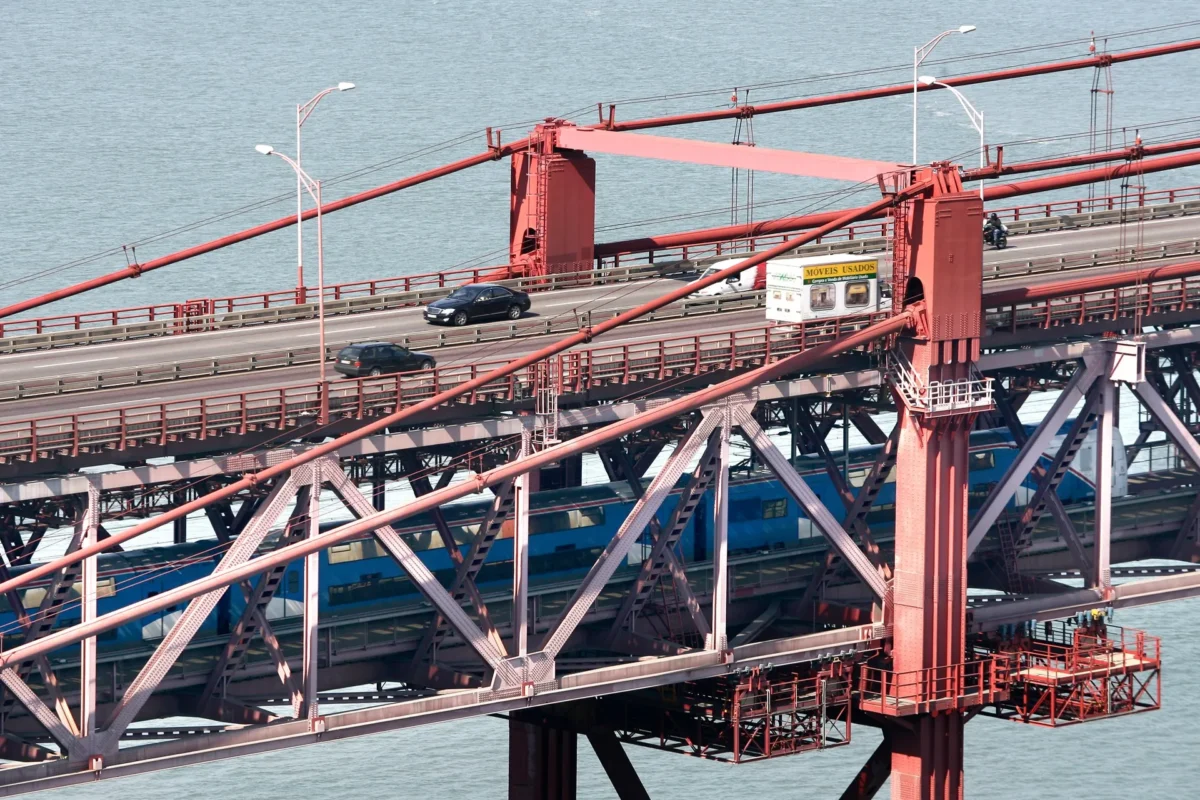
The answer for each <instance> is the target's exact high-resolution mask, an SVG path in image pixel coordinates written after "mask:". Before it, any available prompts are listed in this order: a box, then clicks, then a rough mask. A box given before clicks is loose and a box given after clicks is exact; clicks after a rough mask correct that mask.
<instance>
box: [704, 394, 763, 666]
mask: <svg viewBox="0 0 1200 800" xmlns="http://www.w3.org/2000/svg"><path fill="white" fill-rule="evenodd" d="M731 403H732V401H731V400H730V399H729V398H725V400H724V402H722V403H721V405H720V406H719V411H716V412H713V413H714V416H718V415H719V419H720V421H721V427H720V429H719V430H717V431H714V433H716V435H717V453H718V455H717V475H716V482H715V484H714V486H713V537H712V539H713V565H712V587H713V589H712V614H711V617H712V632H711V633H710V634H709V635H708V636H706V637H705V638H704V647H705V649H706V650H716V651H717V652H719V653H724V652H726V651H728V650H729V632H728V627H729V626H728V622H729V467H730V463H729V439H730V435H731V434H732V433H733V427H732V422H733V419H732V412H733V408H732V406H731ZM750 408H753V406H750Z"/></svg>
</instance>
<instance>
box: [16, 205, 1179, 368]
mask: <svg viewBox="0 0 1200 800" xmlns="http://www.w3.org/2000/svg"><path fill="white" fill-rule="evenodd" d="M1198 194H1200V187H1197V188H1187V189H1171V190H1164V191H1161V192H1149V193H1145V194H1144V196H1142V197H1141V198H1139V202H1141V203H1143V204H1142V205H1138V206H1134V207H1130V208H1121V207H1120V203H1121V202H1125V201H1126V199H1125V198H1120V197H1103V198H1092V199H1087V200H1073V201H1054V202H1050V203H1039V204H1035V205H1031V206H1021V207H1016V208H1011V209H1000V210H999V213H1000V214H1001V216H1002V217H1003V218H1004V219H1005V220H1006V222H1007V224H1008V227H1009V230H1010V232H1011V233H1012V234H1014V235H1022V234H1027V233H1039V232H1044V231H1052V230H1066V229H1071V228H1083V227H1092V226H1097V225H1109V224H1113V223H1117V222H1123V221H1135V220H1140V219H1159V218H1163V217H1172V216H1183V215H1189V214H1195V213H1200V200H1182V201H1177V198H1179V197H1194V196H1197V195H1198ZM1159 197H1161V198H1164V199H1167V200H1169V202H1157V203H1155V202H1151V203H1150V204H1148V205H1147V204H1144V203H1145V201H1146V200H1154V199H1156V198H1159ZM1096 208H1100V209H1101V210H1098V211H1096V210H1090V211H1084V210H1083V209H1096ZM1073 209H1078V213H1064V212H1070V211H1071V210H1073ZM888 224H889V223H888V222H886V221H884V222H871V223H862V224H861V225H859V226H852V227H851V228H850V229H848V230H847V231H845V232H844V235H845V236H847V237H848V238H845V239H840V238H839V239H835V238H834V237H833V236H831V237H827V239H826V240H825V241H821V242H819V243H817V244H813V245H806V246H805V247H803V248H800V249H799V250H798V252H802V253H808V254H820V253H836V252H874V251H880V250H884V249H886V247H887V242H888V239H887V236H886V234H887V231H888ZM872 231H873V233H871V232H872ZM797 235H799V234H797V233H790V234H778V235H772V236H762V237H751V238H747V239H740V240H732V241H722V242H713V243H708V244H697V245H689V246H687V247H681V248H671V249H666V250H657V251H631V252H629V253H619V254H616V255H614V256H608V257H605V258H603V259H599V260H598V266H597V268H596V269H595V270H593V271H589V272H587V273H582V274H580V273H572V274H566V275H549V276H543V277H536V278H517V279H512V280H511V281H499V282H501V283H505V284H506V285H510V286H515V287H518V288H525V289H528V290H531V291H541V290H553V289H557V288H567V287H574V286H585V285H593V284H604V283H612V282H620V281H626V280H641V279H645V278H654V277H668V276H671V275H681V274H689V272H694V271H695V270H696V269H698V268H700V267H702V266H704V265H706V264H709V263H712V262H713V261H716V260H720V259H724V258H730V257H732V256H737V255H745V254H746V253H748V252H753V251H754V250H756V249H761V248H763V247H767V246H772V245H774V244H778V243H780V242H782V241H786V240H788V239H790V238H794V237H795V236H797ZM838 235H841V234H838ZM497 269H500V268H499V267H489V268H487V269H480V268H473V269H467V270H458V271H451V272H444V273H430V274H427V275H410V276H400V277H397V278H385V279H378V280H368V281H355V282H352V283H347V284H336V285H334V286H327V287H326V312H327V313H329V314H352V313H359V312H363V311H378V310H385V309H389V308H398V307H403V306H407V305H414V304H419V303H425V302H428V301H429V300H433V299H437V298H439V297H444V296H445V295H446V294H448V293H449V292H450V291H452V290H453V288H454V287H455V286H456V285H458V284H459V283H463V282H466V281H470V280H480V279H482V278H483V277H484V276H485V275H486V274H487V273H488V272H495V271H496V270H497ZM681 270H682V271H681ZM460 273H461V274H460ZM302 296H303V297H304V299H306V300H309V301H310V302H301V303H297V302H296V301H297V300H298V299H301V297H299V296H298V293H297V291H296V290H287V291H279V292H267V293H261V294H256V295H245V296H240V297H229V298H217V299H202V300H192V301H187V302H184V303H163V304H158V305H153V306H139V307H136V308H126V309H114V310H109V311H98V312H85V313H80V314H65V315H59V316H55V317H42V318H36V319H24V320H21V319H18V320H10V321H3V320H0V354H3V353H13V352H22V351H26V350H36V349H48V348H54V347H71V346H77V345H85V344H95V343H99V342H114V341H125V340H129V339H139V338H146V337H153V336H169V335H178V334H186V333H191V332H200V331H208V330H221V329H224V328H227V327H242V326H246V325H265V324H271V323H276V322H291V321H296V320H302V319H311V318H312V317H314V316H315V315H316V304H315V302H311V300H312V298H313V297H315V290H305V291H304V292H303V293H302Z"/></svg>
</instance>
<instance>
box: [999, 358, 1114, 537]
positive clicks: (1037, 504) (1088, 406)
mask: <svg viewBox="0 0 1200 800" xmlns="http://www.w3.org/2000/svg"><path fill="white" fill-rule="evenodd" d="M1106 386H1111V384H1109V382H1108V380H1107V379H1105V378H1099V379H1097V380H1096V381H1095V382H1094V383H1093V384H1092V388H1091V389H1089V390H1088V393H1087V395H1085V397H1084V399H1083V406H1082V407H1081V408H1080V409H1079V411H1078V412H1077V413H1076V415H1075V420H1074V422H1072V423H1071V428H1070V430H1069V431H1068V432H1067V435H1066V436H1064V437H1063V441H1062V444H1061V445H1059V448H1058V452H1056V453H1055V454H1054V458H1053V459H1052V460H1051V462H1050V468H1049V469H1045V470H1041V472H1042V476H1041V480H1039V481H1038V485H1037V488H1036V489H1035V490H1034V492H1033V496H1032V497H1030V498H1029V502H1028V503H1027V504H1026V505H1025V509H1024V510H1023V511H1022V512H1021V517H1020V519H1019V520H1018V523H1017V528H1016V530H1015V532H1014V536H1013V541H1014V543H1015V545H1016V547H1017V550H1018V553H1019V552H1020V550H1022V549H1024V548H1025V547H1026V546H1027V545H1028V543H1029V537H1030V536H1031V535H1032V534H1033V529H1034V528H1035V527H1037V524H1038V522H1039V521H1040V520H1041V518H1042V513H1043V512H1044V511H1045V509H1046V505H1047V503H1048V501H1049V498H1051V497H1054V498H1055V499H1056V500H1057V499H1058V487H1059V485H1060V484H1061V483H1062V480H1063V478H1065V477H1066V475H1067V472H1068V471H1069V470H1070V468H1071V464H1072V463H1073V462H1074V461H1075V456H1076V455H1077V454H1078V453H1079V448H1080V447H1082V446H1083V443H1084V441H1085V440H1086V439H1087V437H1088V436H1089V435H1090V434H1091V432H1092V428H1093V427H1095V424H1096V418H1097V416H1099V414H1100V411H1101V408H1100V407H1101V402H1102V396H1103V393H1104V387H1106ZM1030 472H1031V474H1033V470H1031V471H1030ZM1110 482H1111V478H1110Z"/></svg>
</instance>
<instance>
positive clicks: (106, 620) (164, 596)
mask: <svg viewBox="0 0 1200 800" xmlns="http://www.w3.org/2000/svg"><path fill="white" fill-rule="evenodd" d="M913 316H914V312H912V311H905V312H903V313H901V314H898V315H896V316H895V317H892V318H890V319H888V320H885V321H883V322H879V323H876V324H875V325H872V326H870V327H868V328H865V329H863V330H861V331H858V332H856V333H852V334H850V335H849V336H847V337H846V338H844V339H841V340H839V341H837V342H831V343H829V344H824V345H820V346H818V347H814V348H812V349H810V350H805V351H804V352H802V353H797V354H796V355H793V356H789V357H788V358H785V359H783V360H782V361H777V362H775V363H774V364H768V365H765V366H762V367H759V368H758V369H756V370H753V371H751V372H747V373H744V374H742V375H738V376H737V377H734V378H730V379H729V380H727V381H723V382H722V383H718V384H715V385H713V386H710V387H708V388H706V389H702V390H700V391H698V392H695V393H693V394H689V395H685V396H684V397H680V398H678V399H676V400H672V401H670V402H668V403H664V404H663V405H661V406H658V407H656V408H653V409H649V410H647V411H644V412H642V413H641V414H638V415H636V416H633V417H629V418H628V419H625V420H622V421H620V422H614V423H612V424H611V425H606V426H604V427H602V428H599V429H597V430H593V431H590V432H588V433H585V434H583V435H582V436H578V437H576V438H574V439H570V440H568V441H566V442H563V443H562V444H558V445H555V446H553V447H548V448H546V449H545V450H539V451H535V452H533V453H531V454H530V455H528V456H526V457H524V458H522V459H521V460H519V461H515V462H511V463H508V464H504V465H503V466H499V467H496V468H495V469H491V470H488V471H487V472H484V473H481V474H479V475H476V476H475V477H474V478H473V479H471V480H467V481H463V482H461V483H458V484H455V485H452V486H447V487H446V488H444V489H435V490H434V491H432V492H429V493H427V494H424V495H422V496H421V497H419V498H416V499H415V500H413V501H412V502H410V503H407V504H405V505H403V506H400V507H398V508H393V509H389V510H386V511H381V512H378V513H376V514H372V515H370V516H367V517H363V518H362V519H359V520H356V521H355V522H350V523H347V524H345V525H342V526H340V527H338V528H335V529H334V530H331V531H328V532H326V533H322V534H321V535H320V536H316V537H312V538H309V539H306V540H304V541H301V542H298V543H296V544H293V545H287V546H285V547H281V548H279V549H277V550H274V551H272V552H271V553H267V554H264V555H262V556H260V557H258V558H255V559H252V560H250V561H249V562H247V563H245V564H243V565H241V566H239V567H232V568H230V569H227V570H224V571H222V572H219V573H214V574H212V575H209V576H206V577H204V578H200V579H197V580H195V581H192V582H190V583H188V584H186V585H184V586H180V587H177V588H175V589H171V590H168V591H164V592H163V593H161V594H159V595H155V596H154V597H149V598H147V599H145V600H141V601H138V602H136V603H133V604H131V605H129V606H126V607H125V608H123V609H121V610H119V611H114V612H110V613H109V614H106V615H104V616H103V617H100V618H99V619H97V620H95V621H94V622H90V623H80V624H77V625H73V626H71V627H70V628H66V629H63V630H60V631H56V632H54V633H50V634H47V635H46V636H43V637H42V638H41V639H38V640H37V641H35V642H31V643H29V644H25V645H20V646H18V647H15V648H13V649H12V650H10V651H8V652H6V653H3V654H0V669H4V668H7V667H10V666H11V665H13V664H15V663H19V662H20V661H21V660H23V659H25V658H29V657H31V656H33V655H36V654H38V653H46V652H51V651H53V650H57V649H59V648H60V647H65V646H66V645H68V644H73V643H75V642H78V641H81V640H82V639H85V638H87V637H89V636H95V635H97V634H99V633H102V632H103V631H106V630H109V629H111V628H113V627H116V626H118V625H122V624H125V623H126V622H128V621H130V620H134V619H138V618H140V617H143V616H146V615H147V614H151V613H154V612H155V611H158V610H161V609H163V608H166V607H167V606H170V605H174V604H177V603H181V602H184V601H186V600H190V599H191V598H193V597H197V596H199V595H202V594H205V593H207V592H210V591H212V590H214V589H219V588H222V587H224V586H229V585H231V584H234V583H237V582H238V581H241V580H245V579H246V578H249V577H250V576H252V575H257V574H259V573H261V572H263V571H264V570H268V569H271V568H272V567H274V566H277V565H279V564H286V563H289V562H291V561H294V560H296V559H298V558H302V557H304V556H305V555H308V554H309V553H316V552H319V551H320V550H323V549H325V548H327V547H330V546H332V545H335V544H339V543H341V542H345V541H350V540H351V539H355V538H360V537H362V536H365V535H367V534H370V533H371V532H373V531H374V530H376V529H377V528H380V527H383V526H384V525H390V524H392V523H394V522H397V521H399V520H402V519H406V518H408V517H411V516H413V515H415V514H421V513H424V512H426V511H429V510H431V509H434V508H438V507H440V506H442V505H445V504H446V503H449V502H452V501H453V500H457V499H459V498H462V497H466V496H468V495H471V494H476V493H478V492H482V491H483V490H484V489H486V488H488V487H490V486H496V485H498V484H500V483H502V482H504V481H506V480H509V479H512V478H515V477H517V476H518V475H521V474H524V473H526V472H529V471H531V470H537V469H539V468H541V467H542V466H545V465H546V464H549V463H551V462H554V461H558V460H559V459H563V458H569V457H571V456H573V455H576V454H578V453H582V452H584V451H586V450H592V449H594V448H596V447H597V446H599V445H601V444H604V443H606V442H609V441H612V440H614V439H616V438H617V437H619V436H624V435H625V434H627V433H629V432H630V431H634V430H640V429H642V428H648V427H651V426H654V425H657V424H659V423H661V422H665V421H667V420H670V419H674V418H675V417H678V416H679V415H681V414H685V413H687V412H689V411H693V410H695V409H697V408H700V407H701V406H704V405H708V404H710V403H713V402H715V401H717V400H720V399H722V398H724V397H728V396H730V395H732V394H736V393H737V392H741V391H746V390H748V389H751V388H752V387H754V386H757V385H758V384H760V383H764V382H768V381H771V380H775V379H776V378H779V377H780V376H783V375H787V374H790V373H793V372H798V371H801V370H805V369H811V368H813V367H816V366H817V365H819V364H821V363H822V362H823V361H825V360H826V359H828V358H830V357H832V356H834V355H837V354H838V353H844V352H846V351H847V350H853V349H854V348H857V347H861V346H862V345H864V344H868V343H870V342H873V341H876V340H878V339H882V338H883V337H885V336H889V335H891V334H894V333H898V332H899V331H901V330H903V329H904V328H905V327H906V326H908V325H909V324H911V322H912V320H913ZM393 416H395V415H393ZM356 435H357V434H351V436H356ZM343 439H347V440H349V439H350V436H347V437H343ZM337 444H338V446H341V445H342V444H345V442H344V441H342V440H339V441H338V442H337ZM322 449H323V448H314V450H311V451H309V453H313V452H316V451H317V450H322ZM334 449H336V448H334ZM306 455H307V454H306ZM322 455H324V452H323V453H322ZM310 460H312V457H307V458H306V457H298V458H293V459H290V460H289V461H286V462H283V463H282V464H280V465H279V467H275V468H272V469H273V470H274V472H275V474H280V473H282V472H285V471H287V470H289V469H291V468H292V467H295V466H298V465H299V464H300V463H303V462H304V461H310ZM280 467H282V469H281V468H280ZM269 471H272V470H264V471H263V472H262V473H259V474H260V475H265V474H266V472H269ZM264 479H265V478H264ZM246 483H247V481H246V480H245V479H243V480H241V481H238V482H237V483H235V484H231V485H232V486H239V485H244V484H246ZM239 490H240V489H239ZM219 494H221V493H219V492H213V493H211V494H209V495H207V496H206V497H204V498H200V500H198V501H194V502H193V503H189V504H188V505H195V503H197V502H198V503H200V504H201V505H203V504H204V503H205V502H213V501H214V500H216V499H218V495H219ZM183 508H184V506H179V507H178V508H176V509H175V512H178V511H179V510H180V509H183ZM190 510H192V509H189V512H190ZM169 513H174V512H169ZM165 516H166V514H164V515H162V516H160V517H159V520H160V521H157V522H155V523H154V524H151V525H149V526H137V527H139V528H144V529H145V530H150V529H153V528H156V527H158V526H159V525H161V524H163V522H165V520H164V519H163V518H164V517H165ZM130 530H135V529H134V528H131V529H130ZM139 533H140V532H139ZM122 536H124V537H125V539H124V540H127V539H129V538H132V537H130V536H128V531H122V532H121V533H117V534H114V535H112V536H111V537H109V538H108V539H105V540H104V541H103V543H102V544H103V547H100V548H87V549H80V550H77V551H75V552H74V553H71V554H68V555H66V556H63V557H62V558H59V559H57V560H55V561H52V562H48V563H47V564H44V565H41V566H39V567H36V568H34V569H32V570H30V571H29V572H26V573H24V574H23V575H21V576H18V577H16V578H12V579H10V580H8V581H5V582H4V583H3V584H0V593H2V592H5V591H7V590H8V589H10V588H16V587H18V586H22V585H24V584H25V583H27V582H29V581H31V580H36V579H37V578H40V577H43V576H45V575H47V574H50V573H52V572H55V571H57V570H58V569H59V568H61V567H62V566H63V565H64V564H68V563H74V562H75V561H78V560H79V559H80V558H84V557H87V556H89V555H95V554H96V553H95V552H87V550H92V549H96V550H97V551H98V550H103V549H105V548H108V547H110V546H111V545H112V544H113V543H114V542H115V541H116V540H117V539H119V538H120V537H122Z"/></svg>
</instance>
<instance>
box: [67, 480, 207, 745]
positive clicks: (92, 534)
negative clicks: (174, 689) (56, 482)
mask: <svg viewBox="0 0 1200 800" xmlns="http://www.w3.org/2000/svg"><path fill="white" fill-rule="evenodd" d="M183 519H186V517H185V518H183ZM83 527H84V531H83V546H84V547H87V546H88V545H91V544H95V542H96V540H97V537H98V535H99V531H100V490H99V489H97V488H96V487H95V486H94V485H91V484H89V485H88V493H87V509H86V510H85V511H84V522H83ZM97 558H99V556H89V557H88V558H85V559H84V560H83V576H82V579H83V585H82V586H81V587H80V588H81V592H80V612H79V613H80V619H81V621H82V622H84V623H88V622H91V621H92V620H94V619H96V559H97ZM79 648H80V650H79V670H80V675H79V739H80V741H81V742H82V744H83V747H84V748H85V752H86V754H87V756H89V757H90V756H93V755H99V752H98V750H97V748H96V637H95V636H89V637H88V638H86V639H84V640H83V641H82V642H80V643H79ZM72 756H74V754H72Z"/></svg>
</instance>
